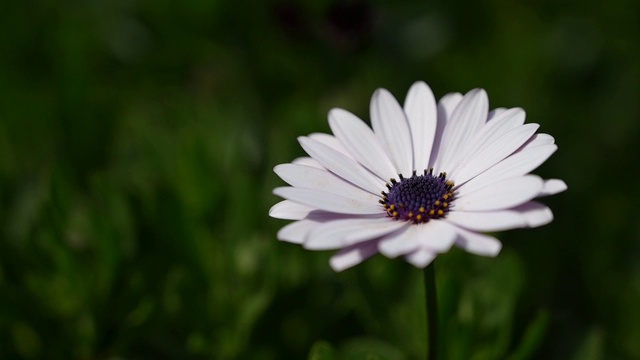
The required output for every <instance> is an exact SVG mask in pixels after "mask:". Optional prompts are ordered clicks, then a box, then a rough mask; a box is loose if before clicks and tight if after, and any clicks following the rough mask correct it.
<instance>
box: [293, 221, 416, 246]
mask: <svg viewBox="0 0 640 360" xmlns="http://www.w3.org/2000/svg"><path fill="white" fill-rule="evenodd" d="M406 225H407V223H405V222H401V221H393V220H391V219H390V218H388V217H386V216H384V217H380V218H367V219H342V220H336V221H331V222H328V223H326V224H323V225H322V226H319V227H317V228H315V229H314V230H313V231H312V232H311V233H310V234H309V237H308V238H307V240H306V241H305V243H304V247H305V248H306V249H310V250H331V249H339V248H343V247H346V246H350V245H353V244H355V243H358V242H363V241H367V240H372V239H375V238H377V237H380V236H383V235H386V234H388V233H390V232H393V231H395V230H397V229H399V228H400V227H403V226H406Z"/></svg>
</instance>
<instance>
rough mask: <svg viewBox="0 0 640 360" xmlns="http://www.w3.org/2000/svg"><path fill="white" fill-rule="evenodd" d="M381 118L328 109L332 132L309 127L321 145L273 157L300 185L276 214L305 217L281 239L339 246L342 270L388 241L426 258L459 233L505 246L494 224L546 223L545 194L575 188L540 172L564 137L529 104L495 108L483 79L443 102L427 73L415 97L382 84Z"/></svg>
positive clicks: (494, 249) (411, 257)
mask: <svg viewBox="0 0 640 360" xmlns="http://www.w3.org/2000/svg"><path fill="white" fill-rule="evenodd" d="M370 115H371V125H372V127H371V128H370V127H369V126H368V125H367V124H365V123H364V122H363V121H362V120H360V119H359V118H358V117H357V116H355V115H353V114H351V113H349V112H347V111H345V110H342V109H332V110H331V111H330V112H329V125H330V127H331V131H332V132H333V135H328V134H319V133H316V134H311V135H309V136H303V137H299V138H298V141H299V142H300V144H301V146H302V148H303V149H304V150H305V151H306V152H307V154H309V156H310V157H302V158H298V159H295V160H294V161H292V162H291V163H289V164H281V165H278V166H276V167H275V168H274V171H275V173H276V174H277V175H278V176H280V178H282V180H284V181H285V182H287V183H288V184H289V185H291V186H290V187H279V188H276V189H274V191H273V192H274V194H276V195H278V196H280V197H282V198H284V199H286V200H284V201H281V202H279V203H278V204H276V205H274V206H273V207H272V208H271V210H270V211H269V214H270V215H271V216H272V217H275V218H279V219H287V220H296V221H295V222H293V223H291V224H288V225H286V226H285V227H283V228H282V229H281V230H280V231H279V232H278V235H277V236H278V239H280V240H283V241H288V242H291V243H296V244H301V245H302V246H303V247H304V248H306V249H309V250H336V249H339V250H340V251H338V252H337V253H336V254H335V255H334V256H333V257H332V258H331V261H330V263H331V266H332V268H333V269H334V270H336V271H341V270H344V269H346V268H349V267H351V266H354V265H356V264H358V263H360V262H362V261H364V260H365V259H367V258H369V257H370V256H372V255H374V254H376V253H381V254H383V255H385V256H387V257H389V258H395V257H399V256H403V257H404V258H405V259H406V260H407V261H408V262H410V263H411V264H413V265H414V266H416V267H420V268H423V267H425V266H427V265H428V264H429V263H430V262H431V261H433V259H434V258H435V257H436V256H437V255H438V254H441V253H445V252H447V251H448V250H449V249H450V248H451V247H452V246H453V245H457V246H459V247H460V248H462V249H464V250H466V251H468V252H470V253H474V254H478V255H484V256H496V255H497V254H498V253H499V252H500V249H501V247H502V245H501V243H500V241H498V240H497V239H496V238H494V237H492V236H490V235H487V234H485V233H486V232H494V231H501V230H508V229H514V228H526V227H537V226H541V225H545V224H547V223H549V222H551V221H552V220H553V214H552V212H551V210H550V209H549V208H548V207H547V206H545V205H543V204H541V203H539V202H537V201H535V200H534V199H536V198H539V197H542V196H547V195H552V194H555V193H558V192H561V191H564V190H566V188H567V186H566V184H565V183H564V182H563V181H562V180H558V179H550V180H543V179H541V178H540V177H538V176H536V175H531V174H529V173H530V172H531V171H533V170H534V169H535V168H537V167H538V166H539V165H541V164H542V163H543V162H544V161H546V160H547V159H548V158H549V156H551V154H553V153H554V152H555V151H556V149H557V146H556V145H555V143H554V142H555V140H554V138H553V137H551V136H550V135H547V134H541V133H536V131H537V130H538V127H539V125H538V124H525V112H524V110H522V109H521V108H512V109H505V108H498V109H495V110H493V111H489V100H488V98H487V94H486V92H485V91H484V90H483V89H474V90H471V91H469V92H468V93H466V94H465V95H462V94H460V93H452V94H448V95H446V96H444V97H443V98H442V99H440V101H439V102H437V103H436V101H435V98H434V96H433V93H432V91H431V89H430V88H429V87H428V86H427V84H425V83H424V82H417V83H415V84H414V85H413V86H412V87H411V89H410V90H409V93H408V94H407V97H406V99H405V102H404V106H400V104H399V103H398V102H397V101H396V99H395V98H394V97H393V96H392V95H391V94H390V93H389V92H388V91H387V90H385V89H378V90H376V91H375V92H374V94H373V97H372V99H371V105H370Z"/></svg>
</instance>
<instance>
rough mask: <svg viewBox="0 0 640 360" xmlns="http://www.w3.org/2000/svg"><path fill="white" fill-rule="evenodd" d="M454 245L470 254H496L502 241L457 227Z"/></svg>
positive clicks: (500, 247)
mask: <svg viewBox="0 0 640 360" xmlns="http://www.w3.org/2000/svg"><path fill="white" fill-rule="evenodd" d="M456 245H457V246H458V247H460V248H462V249H464V250H465V251H468V252H470V253H472V254H476V255H482V256H492V257H493V256H496V255H498V253H500V250H501V249H502V243H501V242H500V241H499V240H498V239H496V238H494V237H493V236H489V235H484V234H478V233H475V232H472V231H468V230H464V229H459V230H458V238H457V239H456Z"/></svg>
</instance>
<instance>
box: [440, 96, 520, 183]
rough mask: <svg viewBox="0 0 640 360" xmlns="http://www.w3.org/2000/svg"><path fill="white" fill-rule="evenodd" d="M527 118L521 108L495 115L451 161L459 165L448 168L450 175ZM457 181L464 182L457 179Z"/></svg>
mask: <svg viewBox="0 0 640 360" xmlns="http://www.w3.org/2000/svg"><path fill="white" fill-rule="evenodd" d="M525 117H526V114H525V112H524V110H522V109H520V108H513V109H508V110H505V111H502V112H500V113H499V114H498V115H495V117H494V118H493V119H491V121H488V122H487V123H486V124H484V125H483V126H482V128H481V129H480V131H479V132H478V133H477V134H474V135H473V137H472V138H471V139H470V140H469V145H468V146H466V147H465V148H464V149H462V150H461V151H460V152H458V153H457V154H456V155H455V156H454V158H453V159H452V160H451V161H452V164H457V165H456V166H452V167H448V168H447V172H448V173H449V175H451V176H454V174H455V173H456V170H457V169H459V168H462V167H463V166H464V164H465V163H466V162H467V160H468V159H469V158H471V157H475V156H476V155H477V154H478V153H479V152H480V151H482V150H483V149H485V148H487V147H489V146H490V145H491V144H493V143H495V142H496V141H499V140H500V138H501V137H503V136H504V135H505V134H507V133H508V132H509V131H511V130H513V129H515V128H518V127H520V126H522V124H524V120H525ZM456 181H459V182H462V180H457V179H456Z"/></svg>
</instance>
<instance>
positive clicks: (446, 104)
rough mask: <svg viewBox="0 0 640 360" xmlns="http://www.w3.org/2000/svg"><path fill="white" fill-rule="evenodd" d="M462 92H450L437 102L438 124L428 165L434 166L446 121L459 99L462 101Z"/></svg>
mask: <svg viewBox="0 0 640 360" xmlns="http://www.w3.org/2000/svg"><path fill="white" fill-rule="evenodd" d="M462 98H463V97H462V94H460V93H450V94H447V95H445V96H443V97H442V99H440V101H439V102H438V124H437V127H436V135H435V138H434V139H433V147H432V149H431V156H430V158H429V167H430V168H431V167H434V166H435V162H436V159H437V158H438V155H439V153H440V149H441V148H442V134H443V133H444V129H445V128H446V127H447V123H448V121H449V120H450V119H451V114H452V113H453V111H454V110H455V109H456V107H457V106H458V104H460V101H462Z"/></svg>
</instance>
